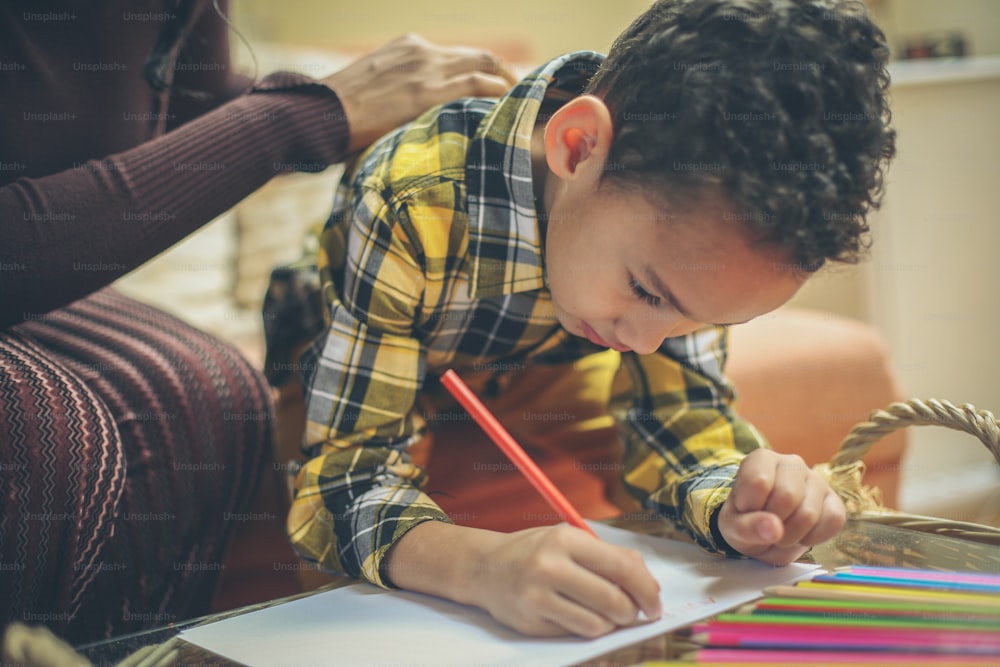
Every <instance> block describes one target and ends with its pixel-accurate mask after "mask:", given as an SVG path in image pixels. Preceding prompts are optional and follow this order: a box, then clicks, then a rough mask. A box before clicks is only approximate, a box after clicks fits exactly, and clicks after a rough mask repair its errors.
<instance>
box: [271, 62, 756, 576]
mask: <svg viewBox="0 0 1000 667" xmlns="http://www.w3.org/2000/svg"><path fill="white" fill-rule="evenodd" d="M602 61H603V56H601V55H600V54H597V53H592V52H577V53H572V54H568V55H565V56H562V57H559V58H556V59H554V60H552V61H550V62H548V63H547V64H545V65H543V66H542V67H540V68H539V69H537V70H536V71H535V72H534V73H532V74H530V75H529V76H527V77H525V78H524V79H523V80H522V81H520V82H519V83H518V85H517V86H515V87H514V88H513V89H512V90H511V91H510V92H509V93H508V94H507V95H505V96H504V97H502V98H500V99H499V100H495V99H475V98H469V99H462V100H457V101H455V102H452V103H449V104H446V105H444V106H441V107H438V108H435V109H433V110H431V111H428V112H427V113H425V114H423V115H422V116H420V117H419V118H417V119H416V120H415V121H413V122H412V123H410V124H408V125H405V126H403V127H401V128H399V129H398V130H396V131H395V132H393V133H392V134H390V135H387V136H386V137H384V138H383V139H382V140H381V141H379V142H378V143H377V144H376V145H374V146H373V147H372V148H370V149H369V150H368V151H367V152H366V153H365V154H363V155H362V156H361V157H360V158H359V160H358V161H357V162H356V163H355V164H354V165H353V166H352V167H350V168H349V169H348V172H347V174H346V175H345V177H344V179H343V181H342V182H341V185H340V187H339V189H338V192H337V196H336V201H335V205H334V211H333V215H332V217H331V219H330V221H329V222H328V223H327V225H326V229H325V230H324V232H323V236H322V242H321V248H320V251H319V257H318V262H317V263H318V266H319V269H320V277H321V279H322V289H323V296H324V299H325V302H326V305H327V307H328V309H329V310H328V313H327V315H328V323H327V327H326V329H325V331H324V332H323V334H322V335H321V336H320V337H319V338H318V339H317V340H316V341H315V342H314V343H313V345H312V346H311V347H310V348H309V349H308V350H307V351H306V352H305V353H304V355H303V356H302V358H301V365H300V368H302V369H304V372H303V382H304V387H305V394H306V409H307V426H306V436H305V443H304V444H305V449H306V452H307V453H308V455H309V456H310V457H311V458H310V459H309V460H308V462H307V463H305V465H304V467H303V468H302V470H301V471H300V473H299V477H298V484H297V492H296V497H295V500H294V502H293V505H292V508H291V512H290V515H289V520H288V529H289V535H290V537H291V540H292V543H293V545H294V546H295V548H296V550H297V551H298V552H299V553H300V554H301V555H302V556H304V557H305V558H306V559H308V560H310V561H314V562H316V563H317V564H318V565H319V566H320V567H322V568H324V569H329V570H334V571H338V572H345V573H347V574H349V575H352V576H361V577H364V578H365V579H367V580H369V581H371V582H374V583H376V584H379V585H383V586H385V585H387V582H384V581H383V579H382V576H381V573H380V563H381V561H382V558H383V557H384V556H385V554H386V552H387V550H388V549H389V548H390V547H391V546H392V544H393V543H394V542H395V541H396V540H397V539H399V538H400V537H401V536H402V535H403V534H404V533H406V531H407V530H409V529H410V528H412V527H414V526H415V525H417V524H419V523H421V522H423V521H448V517H447V515H446V514H445V513H444V512H442V511H441V509H440V508H439V507H438V506H437V505H436V504H435V503H434V502H433V501H432V500H431V499H430V498H429V497H428V496H427V495H426V494H425V493H424V492H423V491H422V487H423V484H424V479H425V478H424V474H423V471H422V469H421V468H420V467H419V466H417V465H415V464H414V463H413V462H412V460H411V458H410V456H409V455H408V453H407V449H408V447H409V446H411V445H412V444H414V443H415V442H417V441H418V440H419V439H420V438H421V437H422V434H423V432H424V429H425V427H426V424H425V421H424V419H423V417H422V415H421V414H420V412H419V410H417V409H416V407H415V404H416V401H417V397H418V393H419V392H420V391H421V390H422V387H423V385H424V383H425V379H426V378H427V377H428V376H434V375H439V374H441V373H443V372H444V371H445V370H447V369H448V368H454V369H456V371H457V372H458V373H459V374H461V373H462V371H463V369H466V370H471V369H473V368H482V367H484V366H486V365H487V364H494V367H514V366H516V365H519V364H527V363H556V362H560V363H561V362H567V361H572V360H574V359H579V358H581V357H583V356H585V355H589V354H594V353H597V352H601V351H603V350H601V349H600V348H598V347H596V346H594V345H593V344H591V343H590V342H589V341H587V340H584V339H582V338H579V337H576V336H572V335H570V334H569V333H568V332H567V331H566V330H564V329H563V328H562V327H561V326H560V324H559V322H558V321H557V319H556V315H555V312H554V309H553V305H552V300H551V297H550V294H549V292H548V290H547V289H546V285H545V274H544V260H543V252H542V239H541V238H540V231H539V223H538V219H537V217H536V214H535V203H534V192H533V187H532V181H531V158H530V141H531V134H532V130H533V127H534V125H535V120H536V118H537V116H538V114H539V109H540V107H541V104H542V102H543V100H544V99H559V98H562V99H566V98H568V97H572V96H573V95H577V94H579V93H580V92H581V90H582V87H583V85H584V84H585V82H586V81H587V79H588V78H589V77H590V76H591V75H592V74H593V72H594V71H595V70H596V68H597V67H598V66H599V65H600V63H601V62H602ZM725 341H726V332H725V331H724V330H723V329H721V328H707V329H704V330H701V331H698V332H696V333H694V334H691V335H688V336H684V337H679V338H671V339H667V340H666V341H665V342H664V343H663V345H662V347H661V348H660V350H659V351H658V352H657V353H654V354H651V355H644V356H639V355H636V354H634V353H624V354H622V355H621V358H622V363H621V367H620V370H619V372H618V377H617V378H616V380H615V387H614V395H615V397H616V399H615V401H614V405H613V406H612V407H613V410H612V412H613V414H614V415H615V416H616V418H617V419H618V421H619V423H620V425H621V428H622V439H623V441H624V444H625V460H624V482H625V486H626V488H627V489H629V491H630V492H631V493H632V494H633V495H635V496H636V497H637V499H638V500H639V501H640V502H641V503H642V504H643V506H644V507H645V508H647V509H649V510H655V511H656V512H658V513H660V514H662V515H663V516H664V517H665V518H667V519H670V520H672V521H674V522H676V523H677V524H678V525H680V526H681V527H682V528H683V529H684V530H686V531H687V532H688V533H690V534H691V535H692V536H693V537H694V538H695V539H696V540H697V541H698V542H699V543H700V544H701V545H702V546H704V547H705V548H707V549H710V550H716V551H728V546H727V545H725V544H724V543H721V538H720V537H719V536H718V533H717V530H715V529H714V528H713V522H712V520H711V517H712V515H713V513H714V512H715V511H716V510H717V509H718V508H719V506H720V505H721V504H722V502H723V501H724V500H725V499H726V498H727V497H728V494H729V490H730V488H731V485H732V480H733V477H734V475H735V473H736V468H737V466H738V464H739V462H740V460H741V459H742V457H743V455H744V453H745V452H747V451H749V450H751V449H753V448H756V447H758V446H762V445H763V441H762V439H761V437H760V435H759V434H758V433H757V431H755V430H754V429H753V428H752V427H750V426H749V425H748V424H746V423H745V422H743V421H742V420H740V419H739V418H738V417H737V416H736V415H735V414H734V413H733V412H732V411H731V409H730V403H731V400H732V398H733V395H732V391H731V388H730V386H729V385H728V384H727V383H726V381H725V380H724V378H723V376H722V367H723V362H724V359H725ZM507 362H510V366H508V365H507Z"/></svg>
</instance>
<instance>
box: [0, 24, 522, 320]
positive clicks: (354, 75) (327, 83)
mask: <svg viewBox="0 0 1000 667" xmlns="http://www.w3.org/2000/svg"><path fill="white" fill-rule="evenodd" d="M493 63H495V61H494V60H493V59H492V58H491V57H489V56H488V55H487V54H485V52H481V51H476V50H474V49H464V48H443V47H438V46H434V45H430V44H428V43H427V42H424V41H423V40H421V39H419V38H417V37H414V36H407V37H404V38H401V39H398V40H395V41H394V42H391V43H389V44H387V45H386V46H384V47H382V48H381V49H378V50H377V51H375V52H373V53H371V54H368V55H367V56H365V57H363V58H361V59H360V60H358V61H356V62H354V63H352V64H351V65H349V66H348V67H346V68H344V69H343V70H341V71H339V72H337V73H335V74H333V75H331V76H330V77H327V78H326V79H325V80H323V81H322V82H317V81H314V80H312V79H309V78H307V77H304V76H299V75H293V74H287V73H278V74H274V75H271V76H269V77H267V78H265V79H264V80H263V81H262V82H261V84H260V85H258V86H257V87H256V88H255V89H254V91H253V92H252V93H250V94H248V95H244V96H242V97H238V98H236V99H234V100H232V101H230V102H228V103H226V104H223V105H221V106H219V107H217V108H216V109H214V110H213V111H211V112H209V113H206V114H204V115H202V116H201V117H199V118H197V119H195V120H193V121H191V122H189V123H186V124H184V125H181V126H180V127H178V128H176V129H175V130H174V131H172V132H169V133H168V134H166V135H163V136H162V137H159V138H158V139H155V140H153V141H151V142H147V143H145V144H142V145H141V146H138V147H136V148H133V149H131V150H128V151H124V152H122V153H119V154H116V155H112V156H109V157H107V158H104V159H100V160H93V161H90V162H87V163H85V164H82V165H79V166H77V167H74V168H73V169H69V170H67V171H64V172H61V173H58V174H53V175H50V176H46V177H42V178H31V179H28V178H25V179H20V180H18V181H15V182H14V183H11V184H9V185H7V186H4V187H2V188H0V225H2V226H3V230H4V234H5V239H4V243H3V244H2V245H0V268H3V269H4V270H2V271H0V293H3V294H4V299H3V305H2V306H0V328H4V327H7V326H12V325H15V324H18V323H20V322H22V321H24V320H25V319H31V318H34V317H37V316H39V315H40V314H42V313H45V312H48V311H49V310H52V309H54V308H58V307H59V306H62V305H65V304H67V303H70V302H72V301H74V300H76V299H78V298H80V297H82V296H85V295H87V294H89V293H91V292H93V291H94V290H96V289H99V288H101V287H103V286H105V285H107V284H110V283H111V282H113V281H114V280H115V279H117V278H118V277H120V276H121V275H124V274H125V273H127V272H128V271H131V270H132V269H134V268H136V267H138V266H139V265H141V264H142V263H143V262H145V261H146V260H148V259H149V258H151V257H153V256H154V255H156V254H158V253H160V252H162V251H163V250H165V249H166V248H168V247H170V246H171V245H173V244H174V243H176V242H177V241H179V240H181V239H182V238H184V237H185V236H186V235H188V234H190V233H191V232H192V231H194V230H195V229H197V228H198V227H200V226H201V225H203V224H204V223H206V222H208V221H209V220H211V219H212V218H214V217H215V216H217V215H219V214H220V213H222V212H224V211H226V210H227V209H229V208H230V207H232V206H233V205H234V204H236V203H237V202H239V201H240V200H241V199H243V198H244V197H246V196H247V195H249V194H250V193H251V192H253V191H254V190H256V189H257V188H259V187H260V186H262V185H263V184H264V183H266V182H267V181H268V180H269V179H270V178H271V177H273V176H274V175H275V174H277V173H281V172H286V171H317V170H320V169H323V168H325V167H326V166H328V165H330V164H334V163H336V162H339V161H341V160H343V159H344V158H345V156H346V155H347V154H348V153H349V152H351V151H354V150H357V149H358V148H361V147H363V146H364V145H366V144H367V143H369V142H370V141H372V140H374V139H375V138H376V137H378V136H379V135H380V134H381V133H382V132H384V131H387V130H388V129H391V128H392V127H394V126H395V125H397V124H400V123H402V122H404V121H405V120H408V119H409V118H412V117H413V116H415V115H416V114H417V113H419V112H420V111H422V110H423V109H424V108H426V107H427V106H430V105H432V104H435V103H438V102H443V101H446V100H448V99H450V98H451V97H454V96H461V95H497V94H500V93H502V92H503V91H504V90H505V89H506V87H507V86H508V85H509V83H510V82H511V81H512V76H511V75H510V73H509V72H507V71H506V70H504V69H502V68H499V67H498V66H496V65H495V64H493ZM487 70H488V71H487ZM387 109H388V110H391V111H390V112H387V111H386V110H387ZM348 123H350V126H349V125H348Z"/></svg>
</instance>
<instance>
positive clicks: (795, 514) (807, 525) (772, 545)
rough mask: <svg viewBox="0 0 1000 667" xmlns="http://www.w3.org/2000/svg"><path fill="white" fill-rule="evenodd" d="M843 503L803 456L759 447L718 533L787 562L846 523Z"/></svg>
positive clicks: (756, 553) (746, 463)
mask: <svg viewBox="0 0 1000 667" xmlns="http://www.w3.org/2000/svg"><path fill="white" fill-rule="evenodd" d="M846 516H847V512H846V510H845V509H844V503H843V502H841V500H840V498H839V497H837V494H836V493H834V491H833V490H832V489H831V488H830V486H829V485H828V484H827V483H826V480H824V479H823V478H822V477H821V476H820V475H819V474H818V473H816V472H814V471H812V470H811V469H810V468H809V467H808V466H806V464H805V462H804V461H803V460H802V459H801V457H799V456H796V455H794V454H778V453H777V452H774V451H772V450H769V449H757V450H755V451H753V452H751V453H750V454H748V455H747V457H746V458H745V459H744V460H743V463H742V464H741V465H740V469H739V472H738V473H737V474H736V483H735V484H734V485H733V490H732V493H731V494H730V496H729V499H728V500H727V501H726V502H725V504H723V506H722V509H721V510H720V511H719V532H721V533H722V537H723V538H725V540H726V542H728V543H729V546H731V547H732V548H734V549H736V550H737V551H739V552H740V553H742V554H744V555H746V556H751V557H753V558H756V559H758V560H762V561H764V562H766V563H771V564H773V565H787V564H789V563H791V562H792V561H794V560H795V559H796V558H798V557H799V556H801V555H802V554H803V553H805V552H806V550H807V549H808V548H809V547H811V546H814V545H816V544H819V543H821V542H825V541H826V540H828V539H830V538H831V537H833V536H834V535H836V534H837V533H838V532H840V529H841V528H843V527H844V521H845V520H846Z"/></svg>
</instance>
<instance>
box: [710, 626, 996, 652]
mask: <svg viewBox="0 0 1000 667" xmlns="http://www.w3.org/2000/svg"><path fill="white" fill-rule="evenodd" d="M691 640H692V641H694V642H697V643H699V644H705V645H710V646H733V647H744V648H750V647H753V646H759V647H764V648H778V647H788V648H799V649H804V648H809V647H816V648H817V649H828V648H832V647H837V646H843V647H852V648H861V647H864V648H869V649H903V650H911V649H915V648H920V649H925V650H926V651H937V652H946V651H947V652H955V653H979V654H982V653H990V654H998V653H1000V638H998V637H997V634H996V633H995V632H989V631H985V632H984V631H972V632H963V631H950V630H927V629H914V630H907V631H900V630H888V629H883V628H878V627H876V628H871V629H868V628H836V629H833V628H831V629H822V628H816V627H812V628H796V627H794V626H787V625H785V626H781V627H772V628H765V627H756V628H734V627H718V626H717V625H716V624H711V625H709V626H708V627H704V626H701V627H699V626H695V627H694V629H693V633H692V635H691Z"/></svg>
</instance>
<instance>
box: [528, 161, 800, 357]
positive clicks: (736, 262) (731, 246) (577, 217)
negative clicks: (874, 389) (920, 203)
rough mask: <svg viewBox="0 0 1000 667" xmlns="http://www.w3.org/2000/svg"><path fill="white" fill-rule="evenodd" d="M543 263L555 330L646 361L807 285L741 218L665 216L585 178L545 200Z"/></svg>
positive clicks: (709, 208)
mask: <svg viewBox="0 0 1000 667" xmlns="http://www.w3.org/2000/svg"><path fill="white" fill-rule="evenodd" d="M546 200H547V201H546V204H547V208H548V213H549V219H548V224H547V229H546V242H545V266H546V275H547V279H548V285H549V288H550V290H551V293H552V299H553V302H554V305H555V308H556V313H557V315H558V317H559V321H560V323H561V324H562V325H563V327H565V328H566V329H567V330H568V331H569V332H570V333H572V334H574V335H577V336H582V337H584V338H587V339H589V340H590V341H591V342H593V343H596V344H598V345H601V346H606V347H610V348H614V349H617V350H621V351H625V350H634V351H635V352H638V353H640V354H648V353H651V352H653V351H654V350H656V349H657V348H658V347H659V346H660V344H661V343H662V342H663V340H664V339H665V338H668V337H673V336H682V335H685V334H688V333H691V332H692V331H694V330H696V329H699V328H701V327H703V326H705V325H707V324H736V323H741V322H746V321H748V320H751V319H753V318H755V317H758V316H760V315H763V314H764V313H767V312H770V311H771V310H774V309H775V308H777V307H778V306H780V305H781V304H783V303H785V302H786V301H788V300H789V299H790V298H791V297H792V296H793V295H794V294H795V293H796V291H798V289H799V287H800V286H801V285H802V282H803V280H804V278H803V277H802V275H801V274H800V273H798V272H796V271H794V270H793V268H794V267H793V260H792V259H790V258H789V257H788V256H787V254H786V253H785V252H783V251H781V250H779V249H776V248H775V247H773V246H770V245H764V244H759V245H752V238H751V236H750V234H749V233H748V231H747V229H746V224H747V223H746V222H744V220H745V217H743V216H740V215H739V214H737V213H736V212H735V211H728V210H726V209H725V208H722V207H718V206H714V205H704V206H700V205H699V206H695V207H693V208H691V210H690V211H688V212H684V213H679V214H675V215H673V216H667V214H665V213H664V212H663V209H662V208H661V207H657V206H654V205H653V204H652V203H651V202H650V201H649V200H648V199H647V198H646V197H644V196H643V195H641V194H640V193H637V192H629V191H621V190H619V189H617V188H614V187H607V186H605V187H602V188H600V189H598V188H597V187H596V182H594V180H593V179H590V178H586V177H584V178H581V179H574V180H573V181H572V182H569V183H564V184H563V186H562V187H559V188H557V189H556V191H555V192H553V191H550V192H549V193H547V196H546Z"/></svg>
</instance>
